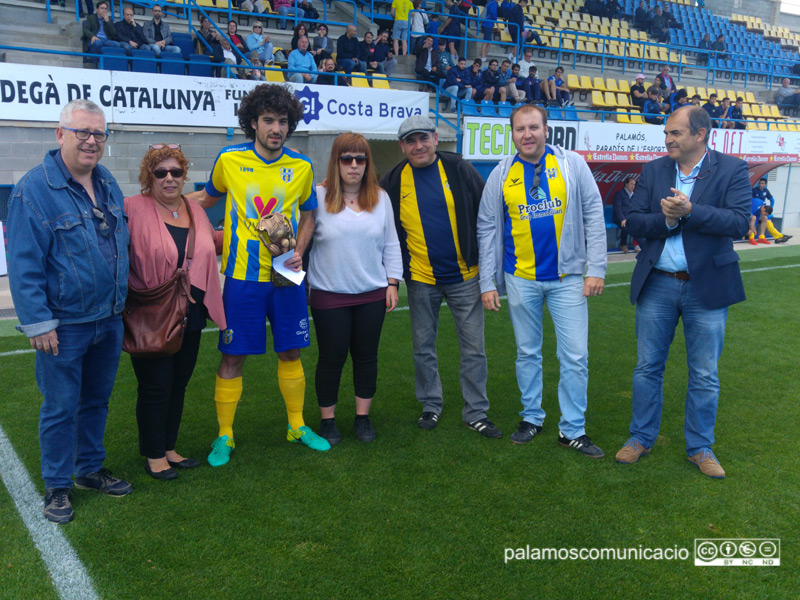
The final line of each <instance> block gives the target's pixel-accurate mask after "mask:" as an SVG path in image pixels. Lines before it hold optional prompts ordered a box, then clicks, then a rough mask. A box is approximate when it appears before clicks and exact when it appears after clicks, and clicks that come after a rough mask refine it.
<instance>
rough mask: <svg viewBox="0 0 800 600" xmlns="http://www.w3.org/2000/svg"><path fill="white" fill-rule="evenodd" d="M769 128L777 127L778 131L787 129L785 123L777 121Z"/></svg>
mask: <svg viewBox="0 0 800 600" xmlns="http://www.w3.org/2000/svg"><path fill="white" fill-rule="evenodd" d="M771 129H777V130H778V131H789V128H788V127H787V126H786V124H785V123H778V124H777V125H775V126H774V127H771Z"/></svg>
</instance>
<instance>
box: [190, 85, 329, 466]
mask: <svg viewBox="0 0 800 600" xmlns="http://www.w3.org/2000/svg"><path fill="white" fill-rule="evenodd" d="M302 117H303V106H302V104H300V102H299V101H298V100H297V99H296V98H295V97H294V94H293V93H292V92H291V91H290V90H289V89H287V88H286V87H284V86H281V85H259V86H257V87H255V88H254V89H253V90H252V91H251V92H250V93H249V94H247V96H245V97H244V98H243V99H242V103H241V106H240V108H239V125H240V127H241V128H242V129H243V130H244V132H245V135H246V136H247V137H248V138H249V139H251V140H253V141H252V142H250V143H247V144H242V145H238V146H229V147H228V148H224V149H223V150H222V152H221V153H220V154H219V156H218V157H217V160H216V162H215V163H214V167H213V169H212V170H211V177H210V179H209V180H208V183H207V184H206V187H205V189H204V190H203V191H202V192H199V193H198V194H199V198H198V201H199V202H200V204H201V205H203V207H204V208H208V207H209V206H213V205H214V203H216V202H217V201H218V200H219V199H220V198H221V197H222V196H223V195H225V194H227V199H226V201H225V235H224V241H223V252H222V274H223V275H225V287H224V290H223V293H222V299H223V302H224V304H225V318H226V320H227V324H228V328H227V329H226V330H225V331H220V336H219V350H220V352H222V360H221V361H220V365H219V370H218V371H217V381H216V388H215V391H214V400H215V402H216V407H217V420H218V421H219V435H218V437H217V439H216V440H215V441H214V443H213V444H212V446H211V448H212V451H211V454H210V455H209V456H208V462H209V464H210V465H211V466H214V467H218V466H222V465H224V464H226V463H227V462H228V461H229V460H230V455H231V451H232V450H233V448H234V441H233V418H234V415H235V413H236V406H237V405H238V402H239V399H240V398H241V395H242V367H243V366H244V362H245V359H246V358H247V356H249V355H251V354H264V353H265V352H266V344H267V334H266V320H267V319H269V321H270V325H271V328H272V338H273V350H274V351H275V353H276V354H277V355H278V386H279V388H280V390H281V394H282V395H283V400H284V402H285V404H286V412H287V414H288V420H289V426H288V433H287V439H288V440H289V441H290V442H300V443H302V444H305V445H306V446H308V447H309V448H312V449H314V450H322V451H324V450H329V449H330V444H328V442H327V441H326V440H325V439H323V438H321V437H319V436H318V435H316V434H315V433H314V432H313V431H311V429H310V428H309V427H307V426H306V424H305V422H304V421H303V400H304V396H305V374H304V372H303V365H302V363H301V362H300V349H301V348H305V347H307V346H308V345H309V335H308V309H307V306H306V291H305V282H302V283H301V284H300V285H297V286H286V287H281V286H273V284H272V282H271V270H272V255H271V254H270V253H269V251H268V249H267V247H266V246H265V245H264V244H263V243H262V241H261V240H260V238H259V237H258V234H257V231H256V226H257V225H258V222H259V220H260V219H261V218H262V217H264V216H266V215H268V214H271V213H274V212H280V213H282V214H283V215H285V216H286V217H288V218H289V219H290V220H291V222H292V227H293V229H294V231H296V232H297V247H296V248H295V249H294V254H293V256H292V257H291V258H290V259H289V260H287V261H286V266H287V267H289V268H291V269H293V270H295V271H298V270H300V267H301V265H302V257H303V252H304V251H305V249H306V246H307V245H308V242H309V240H310V238H311V234H312V233H313V231H314V217H313V214H312V210H313V209H314V208H316V206H317V197H316V193H315V191H314V172H313V169H312V166H311V161H310V160H309V159H308V158H306V157H305V156H303V155H302V154H300V153H298V152H295V151H293V150H290V149H288V148H285V147H284V144H285V142H286V140H287V138H288V137H289V135H290V134H291V133H292V132H293V131H294V130H295V128H296V127H297V124H298V122H299V121H300V119H302Z"/></svg>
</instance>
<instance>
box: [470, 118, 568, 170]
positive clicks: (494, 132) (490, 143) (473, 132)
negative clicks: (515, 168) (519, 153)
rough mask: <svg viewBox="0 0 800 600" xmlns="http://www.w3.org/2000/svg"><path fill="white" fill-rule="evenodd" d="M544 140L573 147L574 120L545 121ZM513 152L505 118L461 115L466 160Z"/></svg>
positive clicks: (505, 154) (493, 158)
mask: <svg viewBox="0 0 800 600" xmlns="http://www.w3.org/2000/svg"><path fill="white" fill-rule="evenodd" d="M547 127H548V130H549V131H548V136H547V143H548V144H555V145H556V146H561V147H563V148H566V149H567V150H576V149H577V148H576V144H577V142H578V122H577V121H548V122H547ZM515 153H516V149H515V148H514V143H513V142H512V140H511V124H510V122H509V120H508V119H500V118H491V117H464V143H463V147H462V154H463V155H464V158H466V159H467V160H492V161H494V160H501V159H502V158H505V157H506V156H513V155H514V154H515Z"/></svg>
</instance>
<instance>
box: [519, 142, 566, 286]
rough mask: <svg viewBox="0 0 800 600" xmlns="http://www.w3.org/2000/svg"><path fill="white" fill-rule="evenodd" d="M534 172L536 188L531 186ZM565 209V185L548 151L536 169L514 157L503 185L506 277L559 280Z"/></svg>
mask: <svg viewBox="0 0 800 600" xmlns="http://www.w3.org/2000/svg"><path fill="white" fill-rule="evenodd" d="M539 165H541V167H539ZM537 168H539V169H540V173H539V182H538V183H539V185H538V186H534V183H535V181H534V180H535V179H536V171H537ZM566 209H567V188H566V183H565V181H564V177H563V175H562V173H561V170H560V169H559V167H558V161H557V160H556V157H555V156H554V155H553V153H552V151H551V150H549V149H547V150H546V151H545V153H544V155H543V156H542V158H541V160H540V161H539V163H538V165H535V164H532V163H529V162H527V161H524V160H522V159H520V157H519V155H517V156H516V157H515V158H514V161H513V162H512V163H511V167H510V168H509V170H508V175H507V176H506V180H505V181H504V182H503V212H504V236H503V238H504V247H505V251H504V258H503V270H504V271H505V272H506V273H510V274H512V275H516V276H517V277H522V278H523V279H530V280H535V281H554V280H556V279H558V278H559V273H558V247H559V244H560V242H561V228H562V226H563V223H564V212H565V211H566Z"/></svg>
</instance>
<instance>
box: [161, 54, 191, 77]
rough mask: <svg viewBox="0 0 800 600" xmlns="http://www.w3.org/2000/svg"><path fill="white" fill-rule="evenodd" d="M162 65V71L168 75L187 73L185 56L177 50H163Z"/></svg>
mask: <svg viewBox="0 0 800 600" xmlns="http://www.w3.org/2000/svg"><path fill="white" fill-rule="evenodd" d="M160 66H161V72H162V73H164V74H166V75H186V65H184V64H183V56H181V55H180V54H178V53H177V52H162V53H161V60H160Z"/></svg>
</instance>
